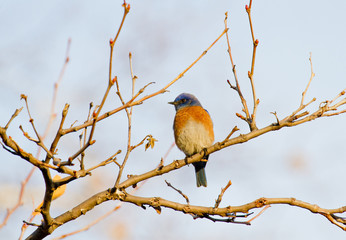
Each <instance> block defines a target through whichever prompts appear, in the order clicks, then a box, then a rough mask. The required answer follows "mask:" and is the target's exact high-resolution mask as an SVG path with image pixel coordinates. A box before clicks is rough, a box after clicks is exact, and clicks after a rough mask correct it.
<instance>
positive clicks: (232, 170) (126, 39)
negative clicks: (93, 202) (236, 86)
mask: <svg viewBox="0 0 346 240" xmlns="http://www.w3.org/2000/svg"><path fill="white" fill-rule="evenodd" d="M121 3H122V1H99V2H97V3H96V2H95V1H61V0H60V1H56V0H52V1H43V0H40V1H39V0H36V1H30V2H29V1H19V0H18V1H13V0H11V1H9V0H7V1H6V0H2V1H1V2H0V23H1V24H0V34H1V37H0V83H1V90H2V91H1V96H0V101H1V102H2V104H1V105H0V116H1V117H0V124H1V125H2V126H3V125H4V124H5V123H6V122H7V120H8V119H9V118H10V116H11V115H12V114H13V112H14V110H15V109H16V108H19V107H21V106H23V102H22V101H20V100H19V98H20V94H21V93H24V94H26V95H28V99H29V103H30V107H31V113H32V115H33V117H34V119H35V123H36V124H37V126H38V129H39V131H40V132H42V131H43V129H44V126H45V124H46V122H47V119H48V114H49V109H50V102H51V95H52V92H53V83H54V82H55V81H56V80H57V78H58V76H59V72H60V70H61V67H62V64H63V62H64V56H65V49H66V45H67V40H68V38H71V39H72V44H71V50H70V59H71V60H70V63H69V65H68V67H67V70H66V73H65V76H64V79H63V81H62V83H61V85H60V89H59V96H58V99H57V100H58V101H57V107H56V109H57V112H58V115H60V111H61V110H62V108H63V106H64V104H65V103H66V102H68V103H69V104H70V105H71V107H70V111H69V116H68V118H67V123H66V125H67V126H68V125H69V124H71V123H73V122H74V121H75V120H78V121H79V123H81V122H83V121H84V120H85V116H86V115H87V110H88V106H89V102H90V101H93V102H94V103H95V104H97V103H98V102H99V101H100V100H101V97H102V95H103V93H104V91H105V88H106V84H107V77H108V64H109V45H108V41H109V39H110V38H111V37H114V35H115V32H116V30H117V28H118V26H119V23H120V20H121V17H122V12H123V9H122V8H121ZM129 3H130V4H131V11H130V13H129V15H128V17H127V19H126V21H125V24H124V28H123V31H122V32H121V34H120V37H119V40H118V42H117V44H116V47H115V53H114V54H115V55H114V56H115V59H114V63H113V64H114V69H113V72H114V74H116V75H117V76H118V78H119V81H120V86H121V89H122V90H123V95H124V96H125V97H126V98H128V97H129V96H130V82H131V81H130V71H129V64H128V53H129V51H131V52H132V54H133V67H134V73H135V75H137V76H138V80H137V89H139V88H140V87H142V86H144V85H145V84H146V83H148V82H156V84H155V85H151V86H150V87H148V88H147V91H146V93H145V94H149V93H152V92H154V91H156V90H158V89H160V88H162V87H163V86H165V85H166V84H167V83H168V82H169V81H171V80H172V79H174V78H175V77H176V76H177V75H178V74H179V73H180V72H181V71H182V70H184V69H185V68H186V67H187V66H188V65H190V64H191V63H192V62H193V61H194V60H195V59H196V58H197V57H198V56H199V54H201V53H202V52H203V51H204V50H205V49H206V48H207V47H208V46H209V44H210V43H211V42H213V41H214V40H215V39H216V38H217V36H218V35H219V34H220V33H221V32H222V30H223V28H224V23H223V20H224V13H225V12H226V11H228V13H229V22H228V25H229V27H230V31H229V34H230V39H231V45H232V52H233V58H234V60H235V64H236V66H237V71H238V77H239V80H240V84H241V87H242V90H243V93H244V95H245V96H246V97H247V98H248V102H249V104H251V94H250V85H249V81H248V78H247V71H248V70H249V68H250V64H251V53H252V46H251V36H250V31H249V24H248V19H247V14H246V12H245V4H248V1H243V0H241V1H240V0H238V1H234V0H233V1H205V0H203V1H182V0H179V1H154V0H151V1H150V0H147V1H143V0H142V1H129ZM345 10H346V2H345V1H342V0H339V1H336V0H335V1H328V2H326V1H312V0H310V1H297V0H290V1H273V0H266V1H263V0H262V1H256V0H254V1H253V9H252V17H253V24H254V31H255V37H256V38H258V39H259V47H258V51H257V58H256V67H255V75H254V79H255V84H256V89H257V96H258V97H259V98H260V100H261V103H260V105H259V108H258V120H257V121H258V126H259V127H264V126H267V125H269V124H270V123H272V122H274V121H275V118H274V116H273V115H272V114H270V112H273V111H276V112H277V114H278V116H279V117H280V118H283V117H285V116H286V115H288V114H290V113H291V112H292V111H294V110H295V109H296V108H297V107H298V105H299V103H300V98H301V93H302V91H303V90H304V88H305V86H306V84H307V82H308V80H309V77H310V65H309V61H308V58H309V53H310V52H312V61H313V66H314V71H315V73H316V77H315V78H314V80H313V82H312V84H311V87H310V89H309V91H308V93H307V96H306V100H310V99H311V98H313V97H316V98H317V101H316V104H315V105H312V106H311V109H312V110H313V109H316V108H317V107H318V104H319V103H320V102H322V101H324V100H327V99H332V98H334V97H335V96H336V95H337V94H338V93H339V92H340V91H341V90H342V89H344V88H345V87H346V84H345V83H346V81H345V73H344V69H346V55H345V53H346V45H345V42H344V41H345V39H346V36H345V29H346V26H345V25H346V21H345V19H344V13H345ZM226 50H227V46H226V40H225V38H222V39H221V40H220V41H219V42H218V43H217V44H216V45H215V46H214V47H213V48H212V49H211V50H210V51H209V52H208V53H207V55H206V56H205V57H204V58H203V59H202V60H201V61H200V62H199V63H198V64H197V65H196V66H195V67H194V68H192V69H191V70H190V71H189V72H187V73H186V74H185V76H184V77H183V78H182V79H180V80H179V81H178V82H177V83H176V84H174V85H173V86H172V87H171V88H170V89H169V90H170V92H168V93H165V94H163V95H160V96H158V97H156V98H153V99H150V100H149V101H147V102H146V103H145V104H143V105H140V106H138V107H136V108H135V109H134V116H133V143H136V142H138V141H140V140H141V139H142V138H143V137H144V136H145V135H147V134H152V135H153V136H154V137H155V138H157V139H158V140H159V141H158V142H157V144H156V146H155V148H154V150H147V151H146V152H144V150H143V148H140V149H137V150H136V151H134V152H133V154H132V157H131V158H130V159H129V165H128V168H127V169H126V170H127V172H126V174H140V173H143V172H144V171H147V170H151V169H152V168H154V167H155V166H156V165H157V164H158V162H159V160H160V158H161V157H162V156H163V155H164V154H165V153H166V151H167V149H168V148H169V146H170V145H171V144H172V142H173V134H172V121H173V117H174V109H173V107H172V106H169V105H168V104H167V102H168V101H171V100H173V99H174V98H175V97H176V96H177V95H178V94H180V93H181V92H190V93H193V94H195V95H196V96H197V97H198V98H199V100H200V101H201V103H202V105H203V106H204V107H205V108H206V109H208V111H209V113H210V114H211V116H212V118H213V121H214V130H215V137H216V141H221V140H223V138H224V137H225V136H227V134H228V133H229V131H230V130H231V129H232V128H233V127H234V126H235V125H237V126H238V127H239V128H240V129H241V131H240V132H242V133H246V132H247V131H248V128H247V125H246V124H244V123H243V122H242V121H241V120H240V119H238V118H237V117H236V116H235V113H236V112H240V111H241V104H240V101H239V97H238V96H237V95H236V93H235V92H234V91H233V90H231V89H230V88H229V87H228V85H227V83H226V80H227V79H229V80H230V81H234V79H233V75H232V72H231V65H230V62H229V57H228V55H227V52H226ZM119 104H120V103H119V101H118V99H117V98H116V96H115V92H112V93H111V96H110V98H109V99H108V102H107V103H106V106H105V110H107V109H108V110H109V109H112V108H115V107H117V106H119ZM345 121H346V115H341V116H336V117H332V118H325V119H319V120H316V121H314V122H310V123H306V124H304V125H301V126H298V127H294V128H288V129H282V130H280V131H278V132H275V133H268V134H266V135H264V136H261V137H259V138H257V139H254V140H251V141H250V142H248V143H245V144H242V145H238V146H234V147H231V148H228V149H225V150H223V151H220V152H217V153H215V154H213V155H212V156H211V157H210V161H209V163H208V166H207V169H206V171H207V178H208V188H206V189H204V188H203V189H201V188H200V189H197V188H196V187H195V182H194V181H195V179H194V175H193V174H194V173H193V169H192V168H191V167H187V168H184V169H180V170H178V171H175V172H172V173H170V174H168V175H166V176H164V177H158V178H156V179H152V180H150V181H149V182H148V183H147V184H146V185H145V186H143V188H142V189H141V190H140V191H139V192H138V193H137V194H138V195H140V196H163V197H165V198H167V199H170V200H175V201H179V202H183V199H182V198H181V197H180V196H178V195H177V194H176V193H175V192H174V191H173V190H171V189H169V188H167V187H166V185H165V183H164V180H165V179H167V180H168V181H170V182H171V183H172V184H173V185H174V186H176V187H177V188H180V189H181V190H183V191H184V193H185V194H187V195H188V196H189V197H190V201H191V204H196V205H206V206H212V205H213V204H214V200H215V199H216V198H217V195H218V194H219V191H220V189H221V188H222V187H224V186H225V184H226V183H227V181H228V180H232V182H233V185H232V186H231V187H230V189H229V190H228V191H227V192H226V194H225V196H224V200H223V203H222V205H223V206H227V205H239V204H243V203H247V202H250V201H253V200H255V199H257V198H259V197H296V198H297V199H300V200H303V201H307V202H311V203H316V204H318V205H320V206H321V207H325V208H336V207H340V206H343V205H345V199H346V192H345V190H344V187H342V185H341V183H342V182H344V174H345V173H344V171H345V169H346V157H345V151H344V149H345V142H346V134H345V133H346V130H345V127H344V126H345ZM20 124H22V125H23V127H24V128H25V129H26V130H27V131H28V132H29V133H30V132H31V133H32V131H31V128H30V126H29V124H28V117H27V114H26V111H22V113H21V114H20V116H19V117H17V118H16V120H15V121H13V123H12V125H11V127H10V129H9V135H11V136H12V137H14V138H15V139H16V140H17V142H18V143H19V144H20V145H21V146H23V149H25V150H27V151H32V152H35V151H36V147H35V145H33V144H32V143H28V142H27V141H26V140H25V139H24V137H23V136H22V134H21V132H20V130H19V129H18V126H19V125H20ZM56 127H57V122H55V125H54V126H53V129H52V131H51V134H50V136H49V137H48V139H47V142H48V143H49V140H51V138H52V137H53V136H54V133H55V131H56ZM126 129H127V127H126V119H125V115H124V113H121V114H119V115H118V116H112V117H111V118H110V119H108V120H105V121H102V122H101V123H100V124H99V125H98V127H97V132H96V134H95V139H96V141H97V142H96V144H95V145H94V146H93V147H92V148H91V149H90V150H89V151H88V152H87V154H88V155H87V156H88V157H89V158H87V161H89V163H90V165H93V164H95V163H96V162H98V161H101V160H103V159H105V158H107V157H108V156H109V155H110V154H113V153H114V152H116V151H117V150H118V149H123V150H124V147H125V141H124V139H125V137H126ZM77 147H78V136H77V134H75V135H71V136H67V137H66V139H64V140H63V142H62V143H61V146H60V147H59V154H60V155H59V156H60V157H62V158H64V157H65V158H66V157H68V156H69V155H71V153H74V151H76V148H77ZM122 156H123V155H121V156H120V158H121V157H122ZM181 158H183V154H182V153H181V152H180V151H179V150H178V149H176V148H175V149H174V150H173V151H172V152H171V154H170V155H169V157H168V159H167V162H170V161H172V160H174V159H181ZM0 159H2V162H3V163H2V166H3V167H2V168H1V170H0V182H1V184H0V189H2V190H1V191H10V192H12V194H14V197H10V196H6V197H4V196H5V195H4V194H2V196H3V197H0V206H1V208H0V211H1V212H0V218H2V216H3V215H4V212H5V209H6V208H7V207H11V206H12V205H13V202H14V201H15V200H16V197H17V195H16V191H18V189H19V186H20V181H22V180H23V179H24V177H25V176H26V175H27V173H28V172H29V170H30V169H31V167H30V165H29V164H27V163H25V162H24V161H23V160H21V159H18V158H17V157H15V156H12V155H10V154H9V153H7V152H6V151H4V150H0ZM297 165H298V167H297ZM115 169H116V168H115V167H114V166H109V167H108V168H106V169H102V170H101V169H100V170H98V171H96V172H95V173H94V174H93V177H92V178H88V180H87V181H85V183H83V180H81V181H76V182H75V183H73V184H71V185H69V186H68V189H67V193H68V194H69V197H66V198H65V199H64V197H62V198H61V199H59V200H57V201H56V202H55V203H54V204H53V208H54V209H53V216H55V215H57V214H60V213H62V212H63V211H65V210H66V209H69V208H71V207H73V206H75V205H76V204H78V203H80V202H81V201H83V200H84V199H85V198H86V197H88V196H91V194H93V193H95V192H98V191H101V190H104V189H106V188H108V187H109V186H111V185H112V184H113V183H114V180H115V176H114V172H115ZM126 174H125V176H126ZM42 187H43V181H42V179H41V176H40V174H39V173H38V172H37V173H36V174H35V175H34V177H33V179H32V180H31V181H30V183H29V186H28V190H27V192H26V193H27V194H26V198H25V204H24V206H23V207H21V208H20V210H18V212H17V213H16V214H14V215H13V216H12V218H11V220H10V221H9V224H8V226H7V227H5V228H4V229H2V230H0V236H3V237H4V238H8V239H16V238H18V236H19V231H20V226H21V223H22V220H23V219H27V218H28V216H29V214H30V211H31V209H32V205H33V204H32V202H33V201H34V202H35V205H36V204H38V203H39V202H40V201H41V198H42V194H43V190H42ZM5 198H6V199H5ZM115 204H117V203H116V202H109V203H106V204H104V205H103V206H100V207H98V208H96V209H94V210H93V211H92V212H90V213H89V214H87V215H86V216H85V217H83V218H81V219H79V220H77V221H74V222H71V223H69V224H67V225H66V226H63V227H61V229H58V230H57V231H56V232H54V234H53V235H52V236H55V237H57V236H60V235H61V234H63V233H66V232H69V231H73V230H76V229H79V228H80V227H82V226H85V224H87V223H90V222H91V221H92V220H93V219H94V217H95V216H100V215H102V213H103V212H106V211H107V210H108V209H111V208H112V207H113V206H114V205H115ZM59 205H60V207H59ZM36 221H37V222H39V219H36ZM121 227H123V228H124V231H125V233H126V234H127V235H126V239H162V238H163V237H164V238H165V239H177V238H179V239H194V238H198V239H200V240H202V239H210V238H213V239H214V238H221V237H222V238H226V239H228V238H232V239H233V238H234V239H240V240H243V239H269V240H270V239H282V240H284V239H307V238H309V239H326V238H327V237H328V238H333V239H341V238H342V237H344V235H345V233H344V232H343V231H342V230H340V229H339V228H337V227H336V226H334V225H331V224H330V223H329V222H328V221H327V220H326V219H324V218H322V217H321V216H317V215H313V214H311V213H310V212H308V211H306V210H301V209H297V208H293V207H289V206H272V207H271V208H270V209H268V210H267V211H266V212H265V213H264V214H263V215H262V216H261V217H259V218H258V219H256V220H255V221H254V222H253V225H252V226H250V227H248V226H240V225H232V224H222V223H212V222H210V221H207V220H203V219H202V220H193V219H192V218H191V217H190V216H188V215H183V214H180V213H177V212H174V211H171V210H168V209H163V212H162V214H161V215H157V213H156V212H155V211H154V210H152V209H149V208H148V209H147V210H146V211H144V210H143V209H141V208H138V207H135V206H132V205H130V206H128V205H126V204H125V205H124V206H123V207H122V209H121V210H120V211H118V212H116V213H114V214H113V215H112V216H111V217H110V218H108V219H107V220H106V221H104V222H103V223H101V224H99V225H98V226H96V227H94V228H92V229H91V230H89V231H88V232H85V233H82V234H79V235H77V236H75V237H71V238H70V239H81V238H83V239H95V238H96V237H98V238H100V239H114V232H112V231H111V230H110V229H118V228H121ZM31 231H32V228H29V229H28V231H27V234H29V233H30V232H31ZM51 238H52V237H48V239H51Z"/></svg>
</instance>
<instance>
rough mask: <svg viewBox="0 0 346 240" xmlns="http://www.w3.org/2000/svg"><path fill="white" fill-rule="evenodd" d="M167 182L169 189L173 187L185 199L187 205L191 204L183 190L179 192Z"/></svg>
mask: <svg viewBox="0 0 346 240" xmlns="http://www.w3.org/2000/svg"><path fill="white" fill-rule="evenodd" d="M165 182H166V184H167V186H168V187H171V188H172V189H173V190H175V191H176V192H178V193H179V194H180V195H181V196H182V197H183V198H185V200H186V203H187V204H188V205H189V204H190V200H189V198H188V197H187V196H186V195H185V194H184V193H183V192H182V191H181V190H179V189H177V188H175V187H173V185H172V184H170V183H169V182H167V180H165Z"/></svg>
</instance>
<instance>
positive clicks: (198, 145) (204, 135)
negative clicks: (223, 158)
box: [173, 106, 214, 155]
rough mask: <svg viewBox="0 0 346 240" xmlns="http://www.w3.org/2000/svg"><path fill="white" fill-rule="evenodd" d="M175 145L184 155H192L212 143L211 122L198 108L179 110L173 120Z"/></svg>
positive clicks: (203, 111)
mask: <svg viewBox="0 0 346 240" xmlns="http://www.w3.org/2000/svg"><path fill="white" fill-rule="evenodd" d="M173 128H174V137H175V140H176V144H177V146H178V148H179V149H181V150H182V151H183V152H184V153H185V154H186V155H192V154H194V153H196V152H199V151H201V150H202V149H203V148H206V147H209V146H210V145H211V144H212V143H213V142H214V131H213V122H212V120H211V118H210V116H209V114H208V112H207V111H206V110H205V109H203V108H202V107H200V106H191V107H185V108H182V109H179V110H178V111H177V112H176V115H175V118H174V127H173Z"/></svg>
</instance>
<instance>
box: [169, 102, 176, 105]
mask: <svg viewBox="0 0 346 240" xmlns="http://www.w3.org/2000/svg"><path fill="white" fill-rule="evenodd" d="M168 104H172V105H174V106H175V104H176V102H168Z"/></svg>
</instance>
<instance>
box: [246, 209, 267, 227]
mask: <svg viewBox="0 0 346 240" xmlns="http://www.w3.org/2000/svg"><path fill="white" fill-rule="evenodd" d="M270 207H271V206H270V205H267V206H265V207H264V208H262V210H261V211H260V212H259V213H258V214H256V216H254V217H253V218H251V219H249V220H248V221H247V222H248V223H251V222H252V221H253V220H255V219H256V218H258V217H259V216H260V215H261V214H262V213H263V212H264V211H265V210H267V209H268V208H270Z"/></svg>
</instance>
